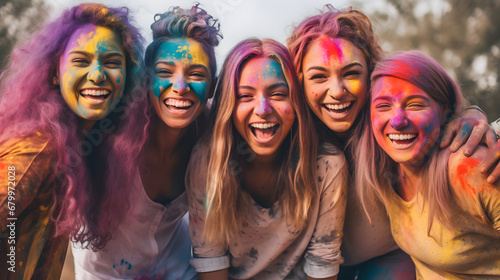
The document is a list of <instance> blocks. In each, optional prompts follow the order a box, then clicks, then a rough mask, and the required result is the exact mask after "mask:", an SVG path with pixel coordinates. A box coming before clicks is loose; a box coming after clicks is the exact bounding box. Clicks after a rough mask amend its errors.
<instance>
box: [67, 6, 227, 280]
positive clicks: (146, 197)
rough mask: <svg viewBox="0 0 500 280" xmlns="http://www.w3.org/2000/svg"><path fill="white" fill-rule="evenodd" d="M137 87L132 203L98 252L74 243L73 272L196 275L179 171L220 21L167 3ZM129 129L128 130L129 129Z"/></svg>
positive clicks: (195, 132)
mask: <svg viewBox="0 0 500 280" xmlns="http://www.w3.org/2000/svg"><path fill="white" fill-rule="evenodd" d="M151 29H152V30H153V42H152V43H151V44H150V45H149V46H148V47H147V49H146V55H145V79H144V83H143V86H142V91H143V92H145V93H147V95H148V98H146V99H144V100H142V101H141V102H140V103H138V104H136V105H137V106H138V107H143V108H144V109H147V116H142V115H141V116H136V118H138V117H140V118H143V117H146V118H147V119H148V120H149V123H148V125H147V126H146V127H145V128H140V129H141V130H140V131H141V132H143V133H146V140H145V142H144V144H143V146H141V147H140V149H141V151H140V154H139V157H138V158H137V160H136V161H135V162H133V163H132V164H133V170H132V173H133V178H132V180H131V181H130V182H127V185H126V186H123V188H124V189H126V190H127V191H126V194H127V196H128V197H127V199H128V200H129V202H130V209H128V210H127V212H126V213H125V218H124V220H123V221H122V222H121V223H120V224H118V225H117V228H116V230H115V234H114V235H113V237H112V238H111V240H110V241H109V242H108V243H107V244H106V246H105V247H104V248H103V249H102V250H100V251H97V252H92V251H91V250H88V249H82V248H81V244H73V254H74V259H75V272H76V279H95V278H98V279H132V278H135V279H172V280H176V279H183V280H189V279H196V278H197V275H196V272H195V271H194V269H193V268H192V267H191V266H190V264H189V260H190V259H191V241H190V238H189V229H188V220H187V215H186V213H187V209H188V206H187V195H186V192H185V191H184V190H185V186H184V176H185V173H186V168H187V165H188V162H189V160H190V155H191V150H192V148H193V146H194V144H195V143H196V141H197V140H198V138H199V136H200V134H201V133H202V131H203V129H204V128H205V127H206V126H205V125H204V124H203V121H204V120H205V119H206V118H203V117H200V116H201V115H202V114H203V111H204V109H205V105H206V102H207V100H208V98H209V97H210V95H211V93H212V89H213V87H214V86H215V75H216V61H215V50H214V48H215V46H217V44H218V43H219V39H220V38H221V36H220V34H219V28H218V23H217V21H216V20H215V19H213V18H212V16H210V15H209V14H208V13H207V12H206V11H205V10H203V9H201V8H200V7H198V5H194V6H192V7H191V8H190V9H182V8H179V7H172V8H171V10H170V11H168V12H166V13H163V14H158V15H156V16H155V22H154V23H153V24H152V25H151ZM129 133H130V132H129Z"/></svg>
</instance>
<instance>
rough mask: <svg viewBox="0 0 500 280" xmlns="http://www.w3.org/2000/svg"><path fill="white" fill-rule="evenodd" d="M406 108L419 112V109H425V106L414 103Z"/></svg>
mask: <svg viewBox="0 0 500 280" xmlns="http://www.w3.org/2000/svg"><path fill="white" fill-rule="evenodd" d="M406 107H408V108H409V109H413V110H419V109H423V108H425V104H423V103H419V102H412V103H409V104H408V105H407V106H406Z"/></svg>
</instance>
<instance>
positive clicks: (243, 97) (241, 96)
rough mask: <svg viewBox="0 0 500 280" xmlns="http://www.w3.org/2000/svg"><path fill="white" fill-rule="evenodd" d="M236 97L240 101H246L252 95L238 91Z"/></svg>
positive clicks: (250, 98) (251, 97)
mask: <svg viewBox="0 0 500 280" xmlns="http://www.w3.org/2000/svg"><path fill="white" fill-rule="evenodd" d="M236 99H238V100H239V101H241V102H247V101H251V100H252V99H253V95H252V94H251V93H247V92H240V93H238V94H237V95H236Z"/></svg>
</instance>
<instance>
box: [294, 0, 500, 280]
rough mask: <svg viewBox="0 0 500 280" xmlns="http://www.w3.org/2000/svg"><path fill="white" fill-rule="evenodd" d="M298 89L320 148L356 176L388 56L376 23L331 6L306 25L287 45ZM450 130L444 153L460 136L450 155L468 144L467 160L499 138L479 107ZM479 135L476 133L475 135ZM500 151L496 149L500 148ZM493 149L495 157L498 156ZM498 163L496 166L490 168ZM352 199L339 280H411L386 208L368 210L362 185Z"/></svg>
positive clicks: (373, 206)
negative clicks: (374, 86) (375, 75)
mask: <svg viewBox="0 0 500 280" xmlns="http://www.w3.org/2000/svg"><path fill="white" fill-rule="evenodd" d="M287 45H288V49H289V50H290V53H291V56H292V58H293V61H294V66H295V70H296V72H297V75H298V78H299V83H301V85H302V86H303V89H304V91H303V92H304V94H305V96H306V100H307V103H308V105H309V109H310V111H311V112H313V115H314V120H315V121H314V124H315V126H316V130H317V132H318V135H319V138H320V141H329V142H334V143H339V145H340V146H341V147H342V148H343V149H344V151H345V154H346V158H347V160H348V162H349V163H350V171H351V176H354V175H355V174H356V173H357V170H356V162H357V161H358V158H357V157H356V155H354V154H353V152H355V151H357V150H358V145H359V144H358V140H359V135H360V131H361V130H362V129H363V126H362V125H360V124H361V123H363V119H364V118H366V117H367V113H366V111H367V106H369V105H370V102H369V100H368V98H367V94H368V91H369V89H370V81H369V77H370V74H371V72H372V71H373V69H374V67H375V64H376V63H377V62H378V61H379V60H380V59H381V58H382V56H383V51H382V49H381V47H380V46H379V44H378V39H377V37H376V35H375V34H374V32H373V30H372V25H371V22H370V20H369V19H368V17H367V16H366V15H364V14H363V13H362V12H360V11H357V10H354V9H345V10H337V9H334V8H333V7H332V6H330V5H327V6H326V7H325V9H324V10H323V11H322V12H321V13H320V14H318V15H314V16H311V17H309V18H307V19H305V20H303V21H302V22H301V23H300V24H299V25H298V26H297V27H295V29H294V31H293V33H292V35H291V36H290V37H289V38H288V40H287ZM470 108H471V109H472V110H466V111H465V113H463V114H464V116H462V117H460V115H459V114H456V115H455V116H456V117H457V119H456V120H454V121H452V122H450V123H448V125H447V127H446V128H447V130H446V132H445V135H444V137H443V142H442V146H446V145H448V144H449V143H450V142H451V138H452V136H453V134H454V133H455V132H457V137H455V140H454V141H453V144H452V145H451V148H452V150H453V151H456V150H458V148H459V147H460V145H462V143H463V142H465V140H466V139H467V136H469V134H471V135H470V137H469V138H468V142H467V143H465V144H464V149H462V151H465V152H466V153H467V154H471V151H473V150H474V148H475V147H476V146H477V145H478V143H479V142H480V140H481V138H482V137H483V134H485V132H486V137H485V138H486V142H487V143H488V146H490V147H493V146H494V145H495V143H496V139H495V136H494V133H493V132H492V131H491V129H490V128H489V126H488V125H487V122H486V118H485V116H484V115H483V114H482V113H480V112H479V110H476V109H478V108H477V107H470ZM471 131H472V133H471ZM498 147H499V146H498V145H497V149H498ZM494 152H495V151H494V150H493V151H492V152H491V153H494ZM492 163H493V162H492V161H490V165H491V164H492ZM350 186H351V187H350V191H349V196H348V203H347V210H346V220H345V225H344V237H343V241H342V242H343V243H342V255H343V257H344V259H345V262H344V264H343V265H342V266H341V271H340V274H339V279H353V278H354V277H357V279H359V280H361V279H412V278H414V277H415V276H414V275H415V274H414V265H413V263H412V261H411V260H410V258H409V256H408V255H406V254H405V253H404V252H402V251H401V250H400V249H399V248H398V246H397V244H396V243H395V242H394V240H393V238H392V236H391V231H390V224H389V218H388V217H387V214H386V213H385V209H384V207H383V205H382V204H381V202H377V201H375V202H373V203H372V204H370V205H369V206H370V207H371V208H370V209H368V212H369V213H370V219H368V217H367V216H366V215H365V213H364V210H363V207H362V205H361V203H360V195H359V191H360V190H362V189H363V188H364V186H362V185H357V184H351V185H350Z"/></svg>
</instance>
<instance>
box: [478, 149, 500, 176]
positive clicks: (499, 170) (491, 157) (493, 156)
mask: <svg viewBox="0 0 500 280" xmlns="http://www.w3.org/2000/svg"><path fill="white" fill-rule="evenodd" d="M499 160H500V141H498V142H496V144H495V145H494V147H493V148H492V149H491V150H490V151H489V153H488V155H487V156H486V158H485V159H484V160H483V161H482V162H481V165H480V166H479V170H481V172H482V173H487V172H488V170H491V169H492V168H493V167H494V168H493V170H492V171H491V173H490V174H489V176H488V178H487V179H486V180H487V181H488V183H490V184H492V183H493V182H495V181H497V180H498V178H499V177H500V162H499ZM495 164H496V166H495Z"/></svg>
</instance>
